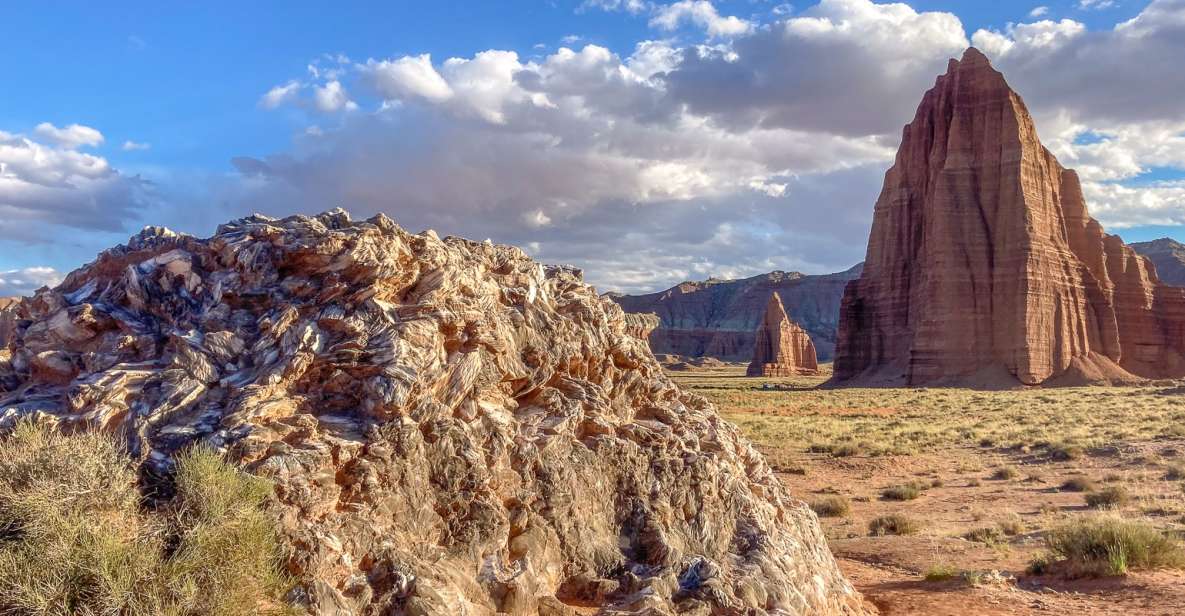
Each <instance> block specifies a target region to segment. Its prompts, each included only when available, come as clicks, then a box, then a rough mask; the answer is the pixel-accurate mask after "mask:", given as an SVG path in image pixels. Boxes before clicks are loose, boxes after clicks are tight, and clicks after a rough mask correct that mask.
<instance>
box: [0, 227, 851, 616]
mask: <svg viewBox="0 0 1185 616" xmlns="http://www.w3.org/2000/svg"><path fill="white" fill-rule="evenodd" d="M18 310H19V313H20V314H19V315H18V316H19V317H20V318H19V320H18V322H17V326H16V331H15V332H14V334H13V336H12V337H11V339H10V340H9V343H8V348H7V350H5V351H4V352H3V353H0V422H3V423H4V424H11V423H12V422H14V421H16V420H17V419H18V418H21V417H29V416H37V417H41V418H42V419H44V420H49V421H55V422H57V423H59V424H61V425H62V426H63V427H65V428H68V429H91V430H107V431H111V432H115V433H118V434H121V435H123V436H124V437H125V438H126V439H127V441H128V443H129V447H130V449H131V453H132V455H133V456H135V457H136V458H137V459H138V460H140V462H141V464H142V467H143V471H144V473H145V474H146V475H147V476H149V477H153V476H157V475H160V476H167V474H168V473H169V472H170V470H171V466H172V460H173V459H174V456H175V455H176V454H177V453H178V452H179V451H181V450H182V449H183V448H185V447H187V446H189V445H191V444H193V443H195V442H201V443H206V444H209V445H211V446H214V447H216V448H218V449H219V450H223V451H226V452H227V454H228V456H229V457H230V458H231V459H232V460H234V461H236V462H238V463H240V464H241V465H243V466H244V467H246V468H247V469H249V470H251V471H252V472H254V473H257V474H259V475H263V476H266V477H269V478H271V479H272V480H274V481H275V484H276V491H277V496H278V501H279V512H280V517H281V521H282V527H283V533H284V539H285V540H286V542H287V543H288V545H290V546H291V548H292V557H291V560H290V562H289V568H290V570H291V572H292V574H293V575H294V576H296V577H297V579H299V580H300V581H301V589H300V591H299V592H298V593H297V595H298V596H297V597H296V598H297V599H298V600H299V601H300V602H301V603H303V604H304V605H306V606H307V607H308V609H309V610H310V611H312V612H313V613H317V614H448V615H456V614H494V613H510V614H523V615H525V614H569V613H572V611H571V609H570V608H569V607H568V606H569V605H573V604H576V605H583V606H593V607H598V608H601V609H602V610H603V611H604V613H648V614H666V613H673V612H675V611H679V612H683V613H693V614H741V613H752V614H763V613H778V614H802V615H806V614H859V613H863V612H862V608H861V607H860V606H861V605H862V603H861V601H860V597H859V595H857V594H856V593H855V592H854V591H853V589H852V587H851V586H850V585H849V584H848V583H847V582H846V581H845V580H844V578H843V577H842V575H841V574H840V572H839V570H838V569H837V567H836V564H835V561H834V560H833V558H832V556H831V554H830V552H829V551H828V549H827V545H826V542H825V540H824V538H823V535H822V533H821V532H820V528H819V525H818V522H817V520H816V518H815V517H814V515H813V514H812V513H811V512H810V511H809V509H807V508H806V507H805V506H804V505H803V504H801V503H799V502H797V501H794V500H793V499H792V498H791V497H790V496H789V494H788V493H787V491H786V489H785V488H784V486H783V485H782V484H781V483H780V481H779V480H778V479H777V478H776V477H775V476H774V475H773V474H772V473H771V471H770V469H769V467H768V466H767V465H766V463H765V462H764V460H763V459H762V458H761V456H760V455H759V454H757V453H756V452H755V451H754V449H753V448H752V447H751V446H750V445H749V444H748V443H747V442H746V441H745V440H744V439H742V438H741V437H740V436H739V434H738V433H737V430H736V428H735V427H734V426H732V425H731V424H729V423H727V422H725V421H723V420H721V419H720V417H719V416H718V415H717V413H716V411H715V409H713V408H712V406H711V405H709V404H708V403H707V402H705V401H704V400H703V399H701V398H699V397H697V396H694V395H690V394H686V393H684V392H682V391H680V390H679V389H678V388H677V387H675V386H674V385H673V384H672V383H671V381H669V380H668V379H667V378H666V377H665V376H663V373H662V370H661V369H660V368H659V366H658V364H657V363H656V362H655V360H654V357H653V356H652V355H651V353H650V352H649V350H648V349H647V348H646V345H645V343H644V342H643V341H642V340H640V339H639V338H637V337H635V335H636V334H637V333H638V332H637V331H634V332H633V333H634V334H635V335H631V332H630V331H629V328H628V327H627V323H626V319H625V316H624V314H623V313H622V311H621V310H620V309H619V308H618V307H617V306H615V305H614V304H613V303H611V302H610V301H608V300H606V299H602V298H600V297H598V296H597V295H596V294H595V292H594V291H593V289H592V288H591V287H589V286H588V285H586V284H584V283H583V282H582V281H581V279H580V274H579V272H578V271H576V270H572V269H570V268H563V267H550V268H549V267H544V266H541V265H539V264H536V263H534V262H533V261H532V260H531V259H529V258H528V257H527V256H526V255H525V254H524V253H523V252H522V251H520V250H518V249H516V248H512V247H508V246H498V245H494V244H491V243H488V242H487V243H476V242H470V241H467V240H463V239H459V238H446V239H444V240H441V239H439V238H437V236H436V235H435V234H434V233H432V232H426V233H423V234H419V235H413V234H410V233H407V232H405V231H404V230H402V229H400V228H399V227H397V226H396V225H395V224H393V223H392V222H391V221H390V220H389V219H387V218H385V217H383V216H377V217H375V218H372V219H370V220H367V221H365V222H354V221H351V220H350V219H349V217H348V216H347V215H346V214H345V213H344V212H342V211H340V210H337V211H333V212H329V213H326V214H322V215H320V216H316V217H303V216H300V217H291V218H286V219H283V220H276V219H271V218H267V217H262V216H253V217H249V218H245V219H241V220H237V221H234V222H231V223H228V224H226V225H223V226H221V227H220V228H219V229H218V231H217V233H216V234H215V235H214V236H213V237H211V238H209V239H205V240H199V239H195V238H192V237H189V236H184V235H178V234H175V233H172V232H170V231H168V230H165V229H146V230H145V231H144V232H142V233H141V234H140V235H138V236H136V237H134V238H132V240H131V241H130V242H129V243H128V244H127V245H126V246H120V247H118V248H114V249H111V250H109V251H107V252H105V253H103V254H102V255H100V256H99V258H98V259H97V260H96V261H95V262H93V263H91V264H90V265H88V266H86V267H84V268H82V269H80V270H78V271H75V272H74V273H72V274H70V275H69V276H68V277H67V278H66V280H65V281H64V282H63V283H62V284H61V285H60V286H59V287H57V288H56V289H53V290H48V289H46V290H42V291H40V292H39V293H38V294H37V295H36V296H35V297H33V298H31V299H27V300H24V301H22V302H20V304H19V305H18Z"/></svg>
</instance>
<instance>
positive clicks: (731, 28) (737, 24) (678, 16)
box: [650, 0, 753, 37]
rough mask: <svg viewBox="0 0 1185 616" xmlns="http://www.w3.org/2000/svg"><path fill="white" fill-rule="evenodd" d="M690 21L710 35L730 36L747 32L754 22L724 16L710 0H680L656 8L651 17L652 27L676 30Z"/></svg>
mask: <svg viewBox="0 0 1185 616" xmlns="http://www.w3.org/2000/svg"><path fill="white" fill-rule="evenodd" d="M685 22H690V23H693V24H695V25H697V26H699V27H701V28H703V29H704V30H706V31H707V33H708V36H710V37H729V36H738V35H741V34H745V33H747V32H749V31H750V30H752V29H753V24H751V23H749V22H748V21H746V20H744V19H740V18H739V17H733V16H728V17H722V16H721V15H720V13H718V12H717V11H716V7H715V6H713V5H712V3H711V2H709V1H708V0H679V2H676V3H674V4H668V5H666V6H663V7H660V8H658V9H656V10H655V13H654V17H652V18H651V19H650V25H651V26H652V27H656V28H660V29H663V30H674V29H676V28H678V27H679V25H680V24H682V23H685Z"/></svg>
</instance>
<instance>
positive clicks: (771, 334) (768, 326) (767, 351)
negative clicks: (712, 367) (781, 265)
mask: <svg viewBox="0 0 1185 616" xmlns="http://www.w3.org/2000/svg"><path fill="white" fill-rule="evenodd" d="M755 338H756V343H755V344H754V345H753V361H751V362H750V363H749V367H748V369H747V370H746V371H745V375H746V376H794V375H797V374H802V375H808V374H818V373H819V362H818V360H817V359H816V358H815V345H814V344H813V343H811V337H810V336H808V335H807V333H806V330H804V329H803V328H801V327H799V326H798V324H797V323H795V322H794V321H791V320H790V317H788V316H786V308H785V307H784V306H782V300H781V298H779V297H778V294H777V293H773V294H771V295H770V296H769V303H768V304H767V305H766V308H765V318H763V319H762V320H761V325H759V326H758V327H757V335H756V336H755Z"/></svg>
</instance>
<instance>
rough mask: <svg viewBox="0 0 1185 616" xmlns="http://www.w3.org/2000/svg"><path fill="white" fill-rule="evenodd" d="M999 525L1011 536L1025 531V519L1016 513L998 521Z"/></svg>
mask: <svg viewBox="0 0 1185 616" xmlns="http://www.w3.org/2000/svg"><path fill="white" fill-rule="evenodd" d="M997 526H999V527H1000V530H1001V531H1002V532H1003V533H1004V534H1005V535H1008V536H1009V537H1014V536H1016V535H1019V534H1021V533H1023V532H1025V522H1024V520H1022V519H1021V517H1020V516H1019V515H1017V514H1015V513H1013V514H1011V515H1009V516H1008V517H1006V518H1004V519H1003V520H1000V521H999V522H998V523H997Z"/></svg>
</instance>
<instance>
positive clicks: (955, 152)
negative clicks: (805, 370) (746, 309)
mask: <svg viewBox="0 0 1185 616" xmlns="http://www.w3.org/2000/svg"><path fill="white" fill-rule="evenodd" d="M1183 350H1185V290H1183V289H1180V288H1175V287H1168V286H1165V285H1163V284H1161V283H1160V282H1159V280H1158V279H1157V276H1156V271H1155V268H1154V267H1153V266H1152V264H1151V263H1150V262H1149V261H1148V260H1147V259H1145V258H1143V257H1141V256H1139V255H1137V254H1136V253H1135V252H1134V251H1133V250H1132V249H1130V248H1128V247H1127V246H1125V245H1124V244H1123V242H1122V240H1120V239H1119V238H1118V237H1115V236H1111V235H1107V234H1105V233H1104V232H1103V230H1102V228H1101V227H1100V226H1099V223H1098V222H1096V221H1095V220H1094V219H1093V218H1091V217H1090V216H1089V215H1088V214H1087V211H1086V203H1085V201H1084V199H1083V196H1082V189H1081V186H1080V185H1079V181H1078V176H1077V175H1076V174H1075V173H1074V172H1073V171H1069V170H1066V169H1063V168H1062V166H1061V165H1060V164H1058V162H1057V160H1056V159H1055V158H1054V157H1053V155H1052V154H1051V153H1050V152H1049V151H1048V150H1046V149H1045V148H1044V147H1043V146H1042V145H1041V142H1040V141H1039V140H1038V138H1037V131H1036V128H1035V127H1034V125H1033V121H1032V119H1031V118H1030V116H1029V113H1028V110H1027V109H1026V108H1025V105H1024V102H1023V101H1022V100H1021V98H1020V96H1019V95H1017V94H1016V93H1015V92H1013V91H1012V89H1011V88H1009V86H1008V84H1007V83H1006V82H1005V80H1004V76H1003V75H1001V74H1000V73H999V72H997V71H996V70H995V69H993V68H992V67H991V65H990V64H989V62H988V60H987V58H986V57H984V56H983V54H981V53H980V52H979V51H977V50H975V49H969V50H968V51H967V52H966V54H964V56H963V59H962V60H959V61H957V60H951V62H950V66H949V69H948V70H947V73H946V74H945V75H943V76H941V77H939V78H938V81H937V83H936V84H935V86H934V88H933V89H931V90H930V91H929V92H927V93H926V95H925V97H924V98H923V99H922V102H921V104H920V105H919V106H918V110H917V114H916V115H915V117H914V119H913V121H912V122H911V123H910V124H909V125H908V126H906V127H905V131H904V134H903V137H902V142H901V147H900V150H899V151H898V152H897V159H896V162H895V163H894V165H893V167H892V168H891V169H889V171H888V173H886V174H885V183H884V188H883V190H882V192H881V195H880V198H879V199H878V200H877V203H876V209H875V213H874V217H873V227H872V232H871V235H870V237H869V242H868V254H867V259H866V261H865V264H864V270H863V272H862V274H861V276H860V278H859V279H857V280H855V281H853V282H851V283H849V285H848V286H847V288H846V289H845V293H844V298H843V303H842V306H841V309H840V325H839V334H838V342H837V345H836V359H835V383H838V384H871V385H894V384H909V385H921V384H925V385H941V384H956V383H958V384H968V385H977V386H993V385H1013V386H1016V385H1022V384H1023V385H1039V384H1046V385H1053V384H1078V383H1084V382H1127V381H1134V380H1138V379H1141V378H1163V377H1179V376H1183V375H1185V357H1183V354H1182V351H1183Z"/></svg>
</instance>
